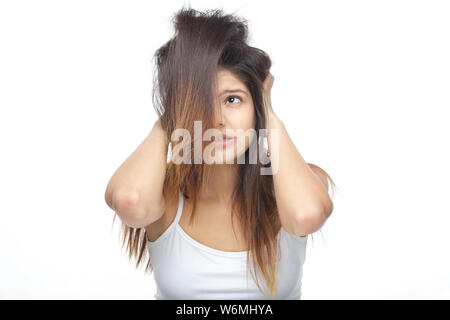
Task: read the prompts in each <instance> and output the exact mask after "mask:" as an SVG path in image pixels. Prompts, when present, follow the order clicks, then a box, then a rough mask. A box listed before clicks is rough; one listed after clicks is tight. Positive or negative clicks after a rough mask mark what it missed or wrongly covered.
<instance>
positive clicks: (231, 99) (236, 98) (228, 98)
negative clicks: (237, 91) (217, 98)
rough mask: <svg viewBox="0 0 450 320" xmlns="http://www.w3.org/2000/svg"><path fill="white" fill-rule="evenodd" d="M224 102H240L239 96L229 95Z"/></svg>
mask: <svg viewBox="0 0 450 320" xmlns="http://www.w3.org/2000/svg"><path fill="white" fill-rule="evenodd" d="M225 102H231V103H232V104H237V103H239V102H242V100H241V98H240V97H238V96H229V97H227V100H226V101H225Z"/></svg>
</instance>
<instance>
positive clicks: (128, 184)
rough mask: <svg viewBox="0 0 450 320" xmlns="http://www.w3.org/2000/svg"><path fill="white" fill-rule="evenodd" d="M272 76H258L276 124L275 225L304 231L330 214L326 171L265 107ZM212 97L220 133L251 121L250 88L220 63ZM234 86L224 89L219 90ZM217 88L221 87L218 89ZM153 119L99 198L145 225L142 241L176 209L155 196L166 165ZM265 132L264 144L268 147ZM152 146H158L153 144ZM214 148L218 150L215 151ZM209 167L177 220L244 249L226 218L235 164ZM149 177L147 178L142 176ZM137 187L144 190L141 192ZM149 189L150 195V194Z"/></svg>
mask: <svg viewBox="0 0 450 320" xmlns="http://www.w3.org/2000/svg"><path fill="white" fill-rule="evenodd" d="M273 81H274V78H273V76H272V75H271V74H270V73H269V76H268V77H267V79H266V80H265V82H264V92H263V93H264V99H265V101H267V102H268V103H267V104H266V107H267V109H266V110H265V112H266V119H267V121H266V123H267V126H268V129H272V128H274V129H278V130H279V132H280V134H279V154H280V155H279V158H278V159H275V158H273V155H272V152H271V161H272V164H273V163H277V167H278V168H279V169H278V171H277V173H276V174H274V188H275V195H276V201H277V205H278V209H279V215H280V221H281V225H282V226H283V228H284V229H285V230H286V231H287V232H289V233H291V234H294V235H298V236H305V235H307V234H310V233H313V232H315V231H317V230H319V229H320V228H321V226H322V225H323V224H324V223H325V221H326V219H327V218H328V217H329V216H330V214H331V211H332V209H333V204H332V202H331V199H330V197H329V195H328V183H327V179H326V177H325V176H324V175H323V174H322V172H320V171H316V170H315V169H313V168H310V167H309V166H308V165H307V163H306V162H305V161H304V159H303V158H302V156H301V155H300V153H299V151H298V150H297V149H296V147H295V145H294V143H293V142H292V140H291V139H290V137H289V135H288V133H287V131H286V128H285V127H284V124H283V123H282V122H281V121H280V119H279V118H278V117H277V116H276V115H275V113H274V112H273V109H272V104H271V99H270V91H271V88H272V84H273ZM217 89H218V93H219V95H218V97H217V106H216V108H215V110H216V119H217V123H216V128H217V129H219V130H220V131H221V132H222V133H226V129H243V130H244V131H245V130H247V129H250V128H251V129H253V128H254V121H255V118H254V106H253V101H252V99H251V95H250V93H249V91H248V89H247V88H246V86H245V84H244V83H242V82H241V81H240V80H239V79H238V78H237V77H236V76H234V75H233V74H232V73H231V72H229V71H227V70H224V69H221V70H219V72H218V88H217ZM236 89H237V90H241V91H235V92H232V93H230V92H225V93H223V92H224V91H226V90H236ZM222 93H223V94H222ZM163 136H164V134H163V131H162V128H161V126H160V123H158V121H157V122H156V123H155V125H154V127H153V129H152V131H151V133H150V134H149V136H148V137H147V138H146V140H144V142H143V143H142V144H141V145H140V146H139V147H138V149H137V150H136V151H135V152H134V153H133V154H132V155H131V156H130V157H129V159H127V161H126V162H125V163H124V164H123V165H122V166H121V167H120V168H119V169H118V170H117V172H116V173H115V175H114V176H113V178H112V179H111V181H110V184H109V186H108V188H107V191H106V194H105V198H106V201H107V203H108V205H109V206H110V207H111V208H112V209H113V210H115V211H116V212H117V213H118V215H119V216H120V217H121V219H122V220H123V221H125V223H127V224H129V225H131V226H134V227H145V229H146V230H147V235H148V238H149V240H150V241H155V240H156V239H157V238H158V237H159V236H160V235H161V234H162V233H163V232H164V231H165V230H166V229H167V227H168V226H169V225H170V224H171V223H172V222H173V220H174V218H175V214H176V211H177V209H178V208H177V206H178V201H176V203H167V202H166V201H165V199H164V197H163V196H162V181H163V176H164V175H163V173H164V170H165V168H166V166H165V165H166V162H165V159H166V156H165V154H167V153H165V152H167V150H166V143H167V141H163V140H164V139H163ZM249 144H250V141H248V139H246V143H245V145H244V146H239V148H235V147H236V144H233V145H232V147H233V152H232V153H231V155H230V153H226V154H225V153H224V154H223V155H222V156H223V158H224V159H225V158H227V157H233V158H236V157H237V156H239V155H240V154H242V152H244V151H245V150H246V149H247V148H248V146H249ZM272 147H273V146H272V142H271V139H270V138H269V139H268V148H269V151H272ZM155 150H161V151H160V152H159V151H158V152H155ZM218 152H220V151H218ZM213 166H214V167H215V168H216V170H215V173H214V175H213V177H212V179H211V180H210V183H209V185H207V186H203V188H202V189H201V190H199V193H200V196H199V198H198V202H197V206H198V207H197V211H196V212H195V219H194V223H193V224H192V225H191V224H189V223H188V222H189V214H190V212H191V206H192V203H191V201H188V200H186V199H185V202H184V208H183V212H182V216H181V219H180V222H179V224H180V226H181V227H182V228H183V230H184V231H185V232H186V233H187V234H188V235H190V236H191V237H192V238H194V239H195V240H197V241H198V242H200V243H202V244H204V245H206V246H209V247H212V248H214V249H217V250H222V251H244V250H246V243H244V237H243V232H242V230H240V226H239V223H238V221H233V225H234V227H235V231H236V236H235V234H234V233H233V229H232V224H231V208H230V206H231V203H230V198H231V193H232V190H233V185H234V183H235V181H236V180H235V179H236V169H237V166H238V165H237V164H234V165H233V164H213ZM149 181H151V183H150V182H149ZM155 182H157V183H155ZM143 195H146V196H145V197H144V196H143ZM150 197H151V198H150Z"/></svg>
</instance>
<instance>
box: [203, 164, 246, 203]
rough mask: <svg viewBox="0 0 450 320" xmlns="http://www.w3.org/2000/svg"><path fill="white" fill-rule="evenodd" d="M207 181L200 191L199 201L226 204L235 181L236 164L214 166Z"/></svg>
mask: <svg viewBox="0 0 450 320" xmlns="http://www.w3.org/2000/svg"><path fill="white" fill-rule="evenodd" d="M211 169H212V170H211V176H210V178H209V181H208V182H207V183H206V184H205V185H204V186H203V188H201V190H200V197H199V198H200V199H202V200H207V201H218V202H222V203H228V202H229V201H230V200H231V195H232V192H233V189H234V187H235V184H236V181H237V172H238V170H237V169H238V167H237V164H214V165H212V167H211Z"/></svg>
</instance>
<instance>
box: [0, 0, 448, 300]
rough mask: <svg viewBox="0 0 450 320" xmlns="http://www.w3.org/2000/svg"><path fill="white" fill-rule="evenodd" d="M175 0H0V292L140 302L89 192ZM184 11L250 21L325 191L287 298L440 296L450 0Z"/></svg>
mask: <svg viewBox="0 0 450 320" xmlns="http://www.w3.org/2000/svg"><path fill="white" fill-rule="evenodd" d="M183 3H188V2H182V1H158V2H156V1H2V2H1V3H0V106H1V116H0V130H1V132H0V136H1V155H2V156H1V160H0V161H1V162H0V163H1V166H0V199H1V202H0V203H1V207H0V208H1V211H0V227H1V232H0V298H2V299H153V298H154V297H153V296H154V294H155V292H156V287H155V284H154V281H153V275H152V274H150V273H147V274H144V272H143V271H144V266H145V264H144V265H142V266H141V268H140V269H137V270H136V269H135V261H132V262H129V261H128V258H127V256H126V254H125V251H124V250H122V249H121V244H120V243H119V225H120V221H119V220H116V222H115V224H114V228H111V226H112V218H113V211H112V210H111V209H110V208H109V207H108V206H107V205H106V202H105V200H104V193H105V190H106V186H107V183H108V181H109V179H110V177H111V176H112V174H113V173H114V171H115V170H116V169H117V168H118V167H119V165H120V164H121V163H122V162H123V161H124V160H125V159H126V157H128V155H129V154H131V152H133V151H134V150H135V148H136V147H137V146H138V145H139V143H140V142H141V141H142V140H143V139H144V138H145V136H146V135H147V134H148V132H149V131H150V129H151V126H152V125H153V122H154V121H155V120H156V113H155V111H154V110H153V107H152V102H151V90H152V74H153V71H154V70H153V65H152V60H151V58H152V55H153V53H154V52H155V50H156V49H157V48H158V47H159V46H161V45H162V44H163V43H164V42H165V41H167V40H168V39H169V37H170V36H171V35H172V26H171V25H170V17H171V16H172V14H173V13H175V12H176V11H177V10H178V9H179V8H181V6H182V4H183ZM190 3H191V5H192V6H193V8H194V9H203V8H218V7H221V8H224V9H225V10H226V12H228V13H231V12H233V11H236V10H237V14H238V15H241V16H243V17H245V18H247V19H248V21H249V30H250V44H251V45H253V46H256V47H259V48H261V49H263V50H265V51H266V52H267V53H268V54H269V55H270V56H271V58H272V60H273V67H272V69H271V72H272V74H273V75H274V77H275V82H274V86H273V89H272V103H273V107H274V111H275V113H276V114H277V115H278V116H279V118H280V119H281V120H282V121H283V122H284V124H285V125H286V128H287V130H288V133H289V134H290V136H291V138H292V139H293V141H294V142H295V144H296V146H297V148H298V149H299V151H300V153H301V154H302V156H303V157H304V158H305V160H306V161H307V162H311V163H314V164H317V165H319V166H321V167H322V168H323V169H325V170H326V171H327V172H328V173H329V174H330V175H331V177H332V178H333V179H334V181H335V182H336V183H337V185H338V187H339V192H338V193H337V194H336V195H335V197H334V205H335V209H334V211H333V214H332V216H331V217H330V218H329V220H328V221H327V222H326V224H325V226H324V227H323V228H322V232H321V233H320V232H317V233H315V234H314V241H312V239H311V237H309V239H308V246H307V254H306V262H305V265H304V275H303V287H302V299H305V300H308V299H449V298H450V257H449V252H450V250H449V244H450V236H449V227H450V212H449V211H450V210H449V207H448V198H449V196H448V191H449V190H448V184H447V182H448V179H449V178H450V172H449V169H448V168H449V163H450V152H449V147H448V145H449V143H448V137H449V136H450V132H449V131H450V129H449V128H448V123H449V113H448V110H449V107H450V92H449V91H450V59H449V57H450V41H449V40H450V19H449V16H450V4H449V2H447V1H392V0H389V1H308V2H299V1H292V2H287V1H276V2H274V1H230V0H227V1H216V2H213V1H191V2H190ZM322 235H323V238H322ZM145 263H146V260H145Z"/></svg>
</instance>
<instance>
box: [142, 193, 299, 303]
mask: <svg viewBox="0 0 450 320" xmlns="http://www.w3.org/2000/svg"><path fill="white" fill-rule="evenodd" d="M178 192H179V202H178V210H177V214H176V217H175V219H174V221H173V222H172V223H171V225H170V226H169V227H168V228H167V229H166V230H165V231H164V232H163V234H161V235H160V236H159V237H158V238H157V239H156V240H155V241H149V240H148V239H146V240H147V249H148V253H149V254H150V261H151V264H152V266H153V276H154V280H155V283H156V286H157V292H156V294H155V295H154V297H155V299H157V300H165V299H170V300H193V299H198V300H207V299H209V300H218V299H221V300H233V299H236V300H245V299H255V300H267V299H271V298H270V297H268V296H265V295H264V294H263V293H262V292H261V291H260V290H259V289H258V287H257V285H256V283H255V281H254V280H253V277H252V275H251V274H250V272H254V269H252V270H250V271H249V272H248V273H247V266H246V263H247V261H246V258H247V251H235V252H232V251H222V250H218V249H214V248H211V247H209V246H206V245H204V244H202V243H200V242H198V241H196V240H195V239H193V238H192V237H190V236H189V235H188V234H187V233H186V232H184V230H183V228H182V227H181V226H180V224H179V221H180V217H181V214H182V212H183V203H184V196H183V194H182V193H181V191H178ZM278 237H279V239H280V249H281V252H280V253H281V256H280V253H279V257H280V261H279V267H278V268H279V269H278V274H277V278H276V279H277V283H278V292H277V294H276V295H275V296H274V297H273V298H272V299H277V300H281V299H284V300H300V298H301V285H302V275H303V263H304V261H305V253H306V244H307V236H304V237H300V236H296V235H293V234H290V233H288V232H287V231H285V230H284V229H283V227H281V229H280V232H279V233H278ZM249 263H250V266H251V265H252V259H251V257H250V261H249ZM258 281H259V283H260V286H261V287H262V289H263V290H266V284H265V279H264V278H263V277H262V275H260V274H258ZM264 292H266V291H264Z"/></svg>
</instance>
